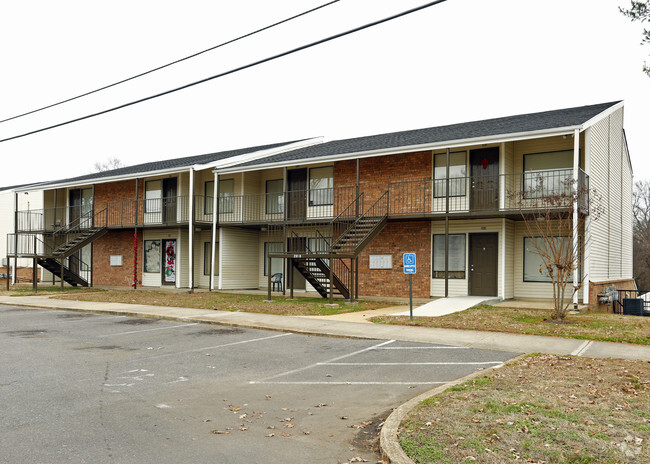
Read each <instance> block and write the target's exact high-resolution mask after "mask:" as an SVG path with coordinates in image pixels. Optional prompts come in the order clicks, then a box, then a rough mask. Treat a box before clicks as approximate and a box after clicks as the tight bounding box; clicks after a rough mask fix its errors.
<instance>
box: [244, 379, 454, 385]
mask: <svg viewBox="0 0 650 464" xmlns="http://www.w3.org/2000/svg"><path fill="white" fill-rule="evenodd" d="M449 382H451V380H448V381H447V382H419V381H418V382H277V381H270V382H265V381H263V380H262V381H257V382H251V383H255V384H264V385H442V384H445V383H449Z"/></svg>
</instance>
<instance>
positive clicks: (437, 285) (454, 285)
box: [428, 218, 508, 296]
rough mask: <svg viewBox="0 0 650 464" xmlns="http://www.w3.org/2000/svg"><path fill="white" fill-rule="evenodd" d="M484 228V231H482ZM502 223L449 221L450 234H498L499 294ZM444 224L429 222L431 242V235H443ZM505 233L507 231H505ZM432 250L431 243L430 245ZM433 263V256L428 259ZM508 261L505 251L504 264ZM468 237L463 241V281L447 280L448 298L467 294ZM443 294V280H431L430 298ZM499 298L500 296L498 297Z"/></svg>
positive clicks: (492, 220) (487, 220)
mask: <svg viewBox="0 0 650 464" xmlns="http://www.w3.org/2000/svg"><path fill="white" fill-rule="evenodd" d="M483 228H484V229H483ZM502 228H503V223H502V220H501V219H498V218H494V219H476V220H471V219H468V220H460V221H449V233H450V234H472V233H490V232H492V233H494V232H496V233H497V234H498V243H499V249H498V262H497V271H498V272H497V274H498V278H497V291H498V292H501V288H502V286H501V284H502V279H503V276H502V275H501V272H500V269H501V259H502V258H501V256H502V255H501V234H502ZM444 233H445V223H444V221H432V222H431V235H432V237H431V238H430V240H433V234H444ZM506 233H507V229H506ZM431 249H433V242H432V244H431ZM428 259H429V260H431V261H433V256H429V257H428ZM507 260H508V250H506V262H507ZM468 277H469V236H467V237H466V239H465V278H464V279H449V296H466V295H468V294H469V279H468ZM444 294H445V279H433V278H432V279H431V296H444ZM499 296H501V295H499Z"/></svg>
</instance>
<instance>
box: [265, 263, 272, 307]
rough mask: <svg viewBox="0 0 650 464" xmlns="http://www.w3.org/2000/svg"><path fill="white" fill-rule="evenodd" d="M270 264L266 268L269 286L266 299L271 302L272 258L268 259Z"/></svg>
mask: <svg viewBox="0 0 650 464" xmlns="http://www.w3.org/2000/svg"><path fill="white" fill-rule="evenodd" d="M267 259H268V263H267V267H266V271H267V272H266V274H267V285H268V291H267V294H266V299H267V300H269V301H271V285H272V284H271V257H270V256H269V257H267Z"/></svg>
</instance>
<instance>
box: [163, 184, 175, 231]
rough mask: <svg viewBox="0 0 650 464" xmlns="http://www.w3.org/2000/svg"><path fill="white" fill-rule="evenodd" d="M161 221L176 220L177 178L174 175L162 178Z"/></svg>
mask: <svg viewBox="0 0 650 464" xmlns="http://www.w3.org/2000/svg"><path fill="white" fill-rule="evenodd" d="M162 187H163V191H162V196H163V200H162V202H163V211H162V213H163V222H164V223H170V222H176V204H177V199H176V193H177V188H176V187H177V180H176V178H175V177H171V178H169V179H163V185H162Z"/></svg>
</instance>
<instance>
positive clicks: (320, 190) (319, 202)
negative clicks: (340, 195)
mask: <svg viewBox="0 0 650 464" xmlns="http://www.w3.org/2000/svg"><path fill="white" fill-rule="evenodd" d="M333 188H334V167H333V166H326V167H323V168H311V169H310V170H309V206H323V205H331V204H333V203H334V201H333V198H334V195H333V190H332V189H333Z"/></svg>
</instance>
